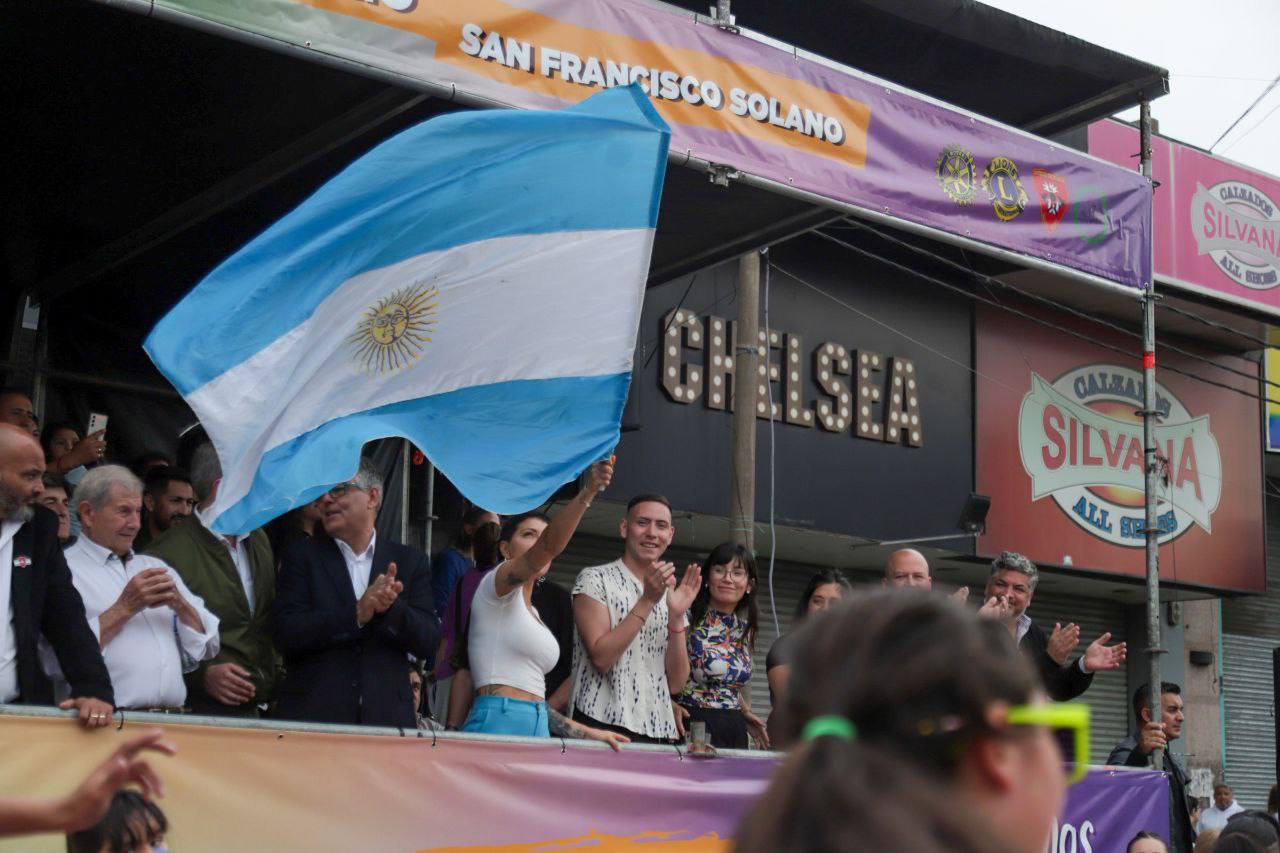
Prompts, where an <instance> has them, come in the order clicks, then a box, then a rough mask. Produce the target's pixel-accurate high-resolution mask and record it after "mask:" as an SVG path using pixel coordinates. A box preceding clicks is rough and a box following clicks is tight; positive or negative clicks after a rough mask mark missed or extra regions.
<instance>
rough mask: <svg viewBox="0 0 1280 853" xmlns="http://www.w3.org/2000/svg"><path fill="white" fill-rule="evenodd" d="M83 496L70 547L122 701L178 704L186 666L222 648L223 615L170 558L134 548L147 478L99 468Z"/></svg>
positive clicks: (162, 706)
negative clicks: (77, 528)
mask: <svg viewBox="0 0 1280 853" xmlns="http://www.w3.org/2000/svg"><path fill="white" fill-rule="evenodd" d="M76 502H77V504H78V506H79V510H80V519H81V522H82V533H83V535H82V536H81V537H80V539H79V540H78V541H77V542H76V543H75V544H74V545H72V546H71V547H70V548H68V549H67V550H66V551H65V555H66V559H67V565H68V566H69V567H70V569H71V575H72V579H73V581H74V583H75V586H76V589H77V590H78V591H79V592H80V595H81V597H82V598H83V599H84V609H85V616H86V617H87V618H88V621H89V627H90V628H91V629H92V630H93V633H94V635H95V636H96V637H97V638H98V643H99V644H100V645H101V647H102V656H103V658H104V659H105V660H106V662H107V669H108V671H109V672H110V673H111V683H112V686H113V687H114V688H115V694H116V706H117V707H120V708H127V709H133V710H139V711H145V710H178V709H180V708H181V707H182V705H183V703H184V702H185V701H186V698H187V688H186V685H185V684H184V683H183V680H182V676H183V673H184V672H185V671H189V670H191V669H194V668H195V665H196V664H197V663H198V662H199V661H202V660H206V659H208V658H212V657H213V656H215V655H216V654H217V653H218V647H219V642H218V617H216V616H214V615H213V614H212V613H210V612H209V611H208V609H206V608H205V606H204V602H203V601H201V600H200V597H199V596H197V595H196V594H195V593H193V592H191V590H189V589H188V588H187V586H186V584H184V583H183V582H182V578H180V577H179V576H178V573H177V572H175V571H174V570H173V569H172V568H170V567H169V565H168V564H166V563H165V562H164V561H163V560H160V559H158V558H156V557H151V556H147V555H144V554H134V553H133V540H134V537H136V536H137V535H138V530H139V529H140V527H141V508H142V483H141V481H139V480H138V478H137V477H135V476H134V475H133V473H132V472H130V471H129V469H127V468H124V467H123V466H120V465H106V466H102V467H99V468H95V469H93V470H92V471H90V472H89V473H88V474H86V475H85V477H84V479H83V480H81V482H80V485H79V486H78V487H77V488H76Z"/></svg>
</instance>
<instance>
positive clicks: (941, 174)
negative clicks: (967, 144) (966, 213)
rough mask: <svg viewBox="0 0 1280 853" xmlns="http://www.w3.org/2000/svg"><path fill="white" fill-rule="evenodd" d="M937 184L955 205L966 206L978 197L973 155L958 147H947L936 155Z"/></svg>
mask: <svg viewBox="0 0 1280 853" xmlns="http://www.w3.org/2000/svg"><path fill="white" fill-rule="evenodd" d="M937 175H938V184H939V186H941V187H942V191H943V192H944V193H946V194H947V198H949V199H951V200H952V201H954V202H955V203H956V204H968V203H969V202H971V201H973V200H974V199H975V198H977V197H978V167H977V166H975V165H974V164H973V155H972V154H970V153H969V152H968V151H966V150H965V149H963V148H961V147H960V146H959V145H948V146H947V147H946V148H943V149H942V152H941V153H940V154H939V155H938V168H937Z"/></svg>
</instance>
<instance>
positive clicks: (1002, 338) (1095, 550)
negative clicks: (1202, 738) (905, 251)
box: [976, 308, 1265, 590]
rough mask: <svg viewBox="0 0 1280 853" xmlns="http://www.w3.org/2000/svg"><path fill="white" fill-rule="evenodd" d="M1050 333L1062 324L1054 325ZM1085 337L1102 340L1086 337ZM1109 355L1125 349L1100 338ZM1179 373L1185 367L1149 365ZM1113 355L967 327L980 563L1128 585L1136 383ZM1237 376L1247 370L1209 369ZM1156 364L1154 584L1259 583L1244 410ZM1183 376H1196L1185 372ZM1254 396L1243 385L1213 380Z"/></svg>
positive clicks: (1023, 325)
mask: <svg viewBox="0 0 1280 853" xmlns="http://www.w3.org/2000/svg"><path fill="white" fill-rule="evenodd" d="M1055 322H1059V323H1060V322H1062V318H1061V317H1058V318H1055ZM1088 331H1089V334H1090V335H1096V336H1099V337H1105V336H1104V335H1102V334H1101V333H1100V331H1099V330H1098V329H1096V327H1094V328H1090V329H1089V330H1088ZM1107 339H1108V341H1109V342H1112V343H1115V344H1124V343H1128V344H1129V345H1132V341H1129V340H1127V339H1119V338H1107ZM1161 358H1162V360H1163V363H1164V364H1169V365H1171V366H1175V367H1179V368H1183V369H1188V365H1187V363H1186V360H1185V359H1180V358H1179V357H1176V356H1173V355H1162V356H1161ZM1116 360H1117V357H1116V356H1115V354H1113V353H1110V352H1107V351H1104V350H1102V349H1100V348H1098V347H1095V346H1094V345H1092V344H1089V343H1088V342H1085V341H1081V340H1080V339H1078V338H1074V337H1071V336H1069V335H1068V334H1066V333H1064V332H1057V331H1053V330H1049V329H1046V328H1045V327H1043V326H1040V325H1038V324H1034V323H1032V322H1031V321H1028V320H1024V319H1021V318H1016V317H1011V316H1008V315H1006V314H1004V313H1002V312H999V311H997V310H995V309H990V308H984V309H981V310H979V312H978V322H977V365H976V368H977V374H978V379H977V388H978V394H977V400H976V407H977V412H978V414H977V425H978V429H977V447H976V454H977V463H978V464H977V474H978V478H977V489H978V491H979V492H982V493H983V494H989V495H990V496H991V512H990V515H988V517H987V533H986V535H985V536H983V537H982V538H981V539H980V540H979V551H980V553H982V554H994V553H999V552H1000V551H1003V550H1013V551H1020V552H1023V553H1025V554H1028V555H1029V556H1031V558H1032V559H1034V560H1036V561H1037V562H1041V563H1047V564H1050V565H1070V566H1075V567H1077V568H1081V569H1089V570H1093V571H1101V572H1108V573H1115V574H1126V575H1133V576H1141V575H1142V574H1143V572H1144V571H1145V557H1144V549H1143V546H1144V545H1145V536H1144V533H1143V530H1144V527H1145V525H1146V517H1145V508H1144V459H1143V442H1142V421H1141V418H1140V417H1139V416H1138V414H1137V412H1138V410H1139V409H1141V408H1142V374H1141V372H1140V370H1139V369H1138V361H1139V360H1138V358H1137V357H1136V354H1135V358H1134V360H1133V364H1132V365H1125V364H1118V363H1116ZM1223 362H1224V364H1229V365H1230V366H1231V367H1233V368H1235V369H1237V370H1242V371H1245V372H1248V371H1249V370H1255V371H1256V369H1257V365H1256V364H1253V363H1252V362H1248V361H1245V360H1243V359H1231V358H1228V357H1223ZM1160 368H1161V365H1157V384H1156V410H1157V411H1158V412H1159V415H1160V417H1159V421H1158V424H1157V426H1156V430H1155V439H1156V459H1157V463H1158V465H1159V477H1158V480H1157V489H1158V491H1157V527H1158V528H1159V530H1160V534H1159V542H1160V560H1161V562H1160V575H1161V578H1162V579H1163V580H1167V581H1171V582H1178V583H1185V584H1190V585H1196V586H1205V587H1216V588H1224V589H1236V590H1261V589H1262V588H1263V587H1264V585H1265V560H1264V558H1263V524H1262V474H1261V465H1260V462H1259V457H1260V450H1261V448H1260V446H1259V445H1260V435H1259V433H1260V431H1259V429H1258V421H1257V416H1258V405H1257V402H1256V401H1255V400H1253V399H1251V398H1250V397H1248V396H1245V395H1244V394H1241V393H1235V392H1233V391H1232V390H1230V389H1228V388H1223V387H1218V386H1214V385H1208V384H1205V383H1201V382H1197V381H1195V380H1193V379H1190V378H1188V377H1185V376H1183V375H1180V374H1176V373H1173V372H1171V371H1167V370H1161V369H1160ZM1190 369H1191V370H1192V372H1195V373H1197V374H1199V373H1202V372H1204V371H1205V370H1206V369H1209V370H1211V369H1212V368H1206V366H1205V365H1202V364H1195V365H1194V367H1193V368H1190ZM1224 376H1225V377H1230V376H1231V374H1225V373H1221V372H1215V373H1214V379H1215V381H1222V382H1224V383H1228V382H1230V383H1233V387H1235V388H1237V389H1239V390H1240V391H1247V392H1249V393H1256V392H1257V380H1256V379H1255V380H1250V379H1247V378H1243V377H1241V378H1227V379H1220V377H1224Z"/></svg>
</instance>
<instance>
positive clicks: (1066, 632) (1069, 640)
mask: <svg viewBox="0 0 1280 853" xmlns="http://www.w3.org/2000/svg"><path fill="white" fill-rule="evenodd" d="M1079 642H1080V626H1079V625H1077V624H1076V623H1074V622H1069V623H1067V624H1066V625H1065V626H1064V625H1061V624H1058V623H1056V622H1055V623H1054V625H1053V633H1052V634H1050V635H1049V657H1051V658H1053V660H1054V662H1055V663H1057V664H1058V666H1065V665H1066V663H1067V657H1068V656H1069V655H1070V654H1071V650H1072V649H1074V648H1075V647H1076V645H1077V644H1078V643H1079Z"/></svg>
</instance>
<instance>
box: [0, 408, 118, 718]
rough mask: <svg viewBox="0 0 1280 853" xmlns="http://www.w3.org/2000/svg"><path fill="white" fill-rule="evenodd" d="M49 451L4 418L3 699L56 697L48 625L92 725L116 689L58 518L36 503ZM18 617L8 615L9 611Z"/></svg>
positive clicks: (0, 468)
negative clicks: (47, 662) (47, 670)
mask: <svg viewBox="0 0 1280 853" xmlns="http://www.w3.org/2000/svg"><path fill="white" fill-rule="evenodd" d="M43 473H44V451H43V450H41V449H40V443H39V442H38V441H36V440H35V438H34V437H33V436H32V435H31V434H30V433H29V432H27V431H25V430H23V429H22V428H21V427H17V426H13V425H11V424H7V423H0V702H13V703H20V704H24V705H52V704H53V685H52V683H50V681H49V679H48V677H47V676H46V675H45V674H44V670H43V669H42V668H41V666H40V660H39V657H38V655H37V653H36V643H37V641H38V639H39V637H40V635H41V634H42V633H43V634H44V636H45V637H46V638H47V639H48V641H49V644H50V645H51V646H52V647H53V651H54V653H55V654H56V655H57V656H58V663H59V664H61V666H62V672H63V675H64V676H65V677H66V679H67V682H68V683H69V684H70V685H71V696H72V698H70V699H68V700H66V701H65V702H63V703H62V705H61V707H62V708H65V709H70V708H75V709H77V710H78V711H79V712H80V720H81V722H83V723H84V725H85V727H86V728H97V727H100V726H105V725H108V724H109V723H110V722H111V714H112V712H113V710H114V708H113V706H114V705H115V696H114V695H113V693H112V691H111V676H110V675H108V673H107V665H106V663H104V662H103V660H102V650H101V649H100V648H99V647H98V640H97V638H96V637H94V635H93V631H91V630H90V629H89V623H88V621H87V620H86V619H85V615H84V602H83V601H82V600H81V598H80V593H79V592H77V591H76V588H75V586H74V585H73V584H72V582H71V571H70V570H69V569H68V568H67V562H66V560H65V559H63V556H62V543H60V542H59V541H58V518H57V516H55V515H54V514H53V513H52V512H50V511H49V510H47V509H45V508H44V507H37V506H32V504H33V503H34V502H35V501H36V499H38V498H39V497H40V494H41V493H42V492H43V491H44V484H43V482H42V480H41V475H42V474H43ZM10 613H12V614H13V618H12V619H10V618H9V614H10Z"/></svg>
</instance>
